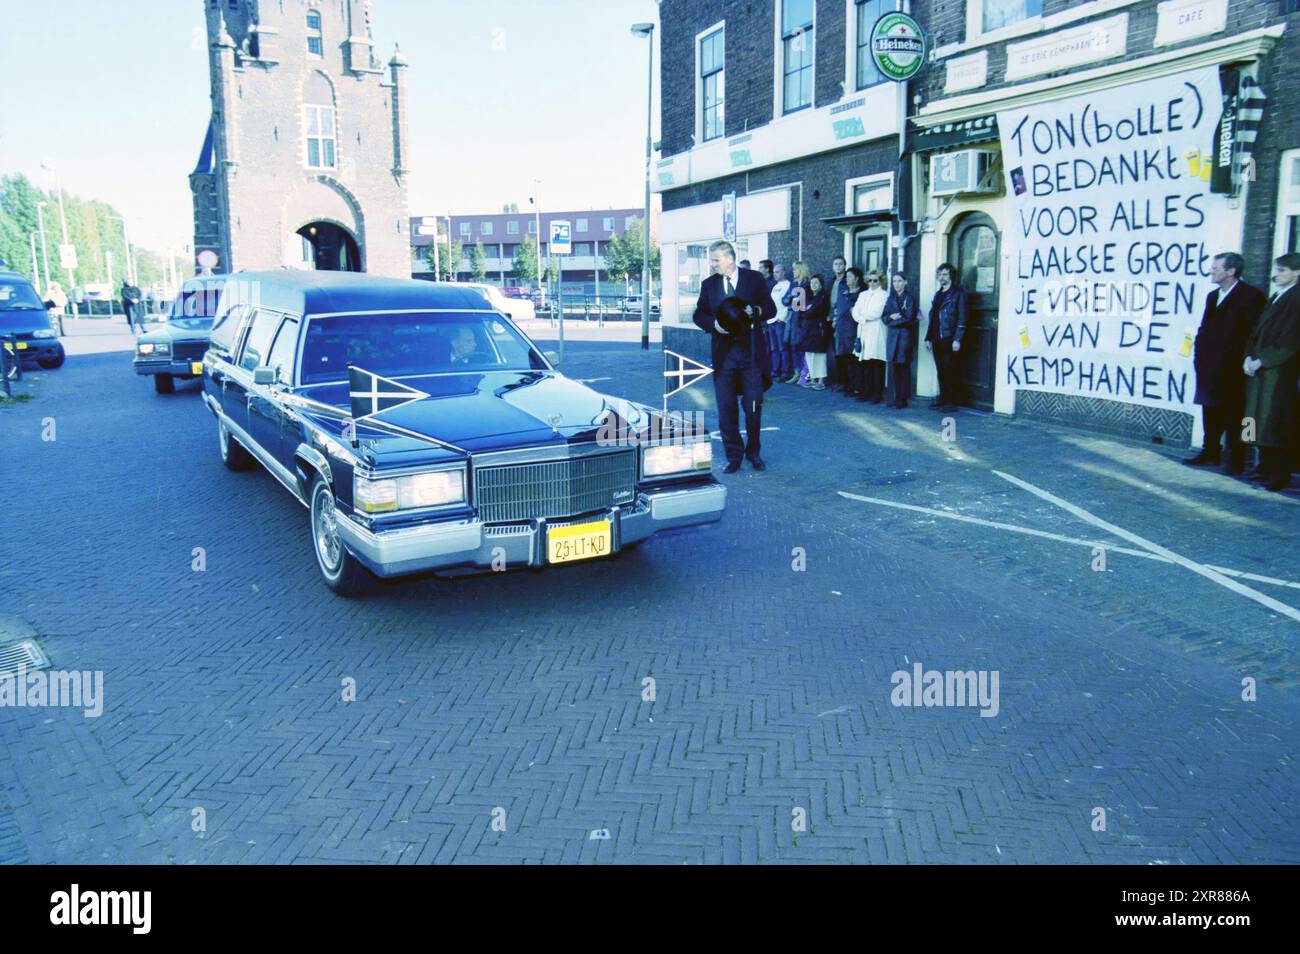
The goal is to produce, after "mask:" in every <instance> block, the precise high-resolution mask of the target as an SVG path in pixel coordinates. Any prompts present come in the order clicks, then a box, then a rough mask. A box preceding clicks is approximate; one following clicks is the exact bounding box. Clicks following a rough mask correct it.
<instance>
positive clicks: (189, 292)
mask: <svg viewBox="0 0 1300 954" xmlns="http://www.w3.org/2000/svg"><path fill="white" fill-rule="evenodd" d="M220 299H221V286H220V285H206V286H203V285H201V286H197V287H191V288H183V289H181V294H180V297H179V298H177V299H176V300H175V301H173V302H172V307H171V310H170V311H169V312H168V313H167V321H168V322H170V323H171V324H174V325H179V326H180V327H182V328H210V327H211V326H212V316H213V315H215V314H216V313H217V302H218V301H220Z"/></svg>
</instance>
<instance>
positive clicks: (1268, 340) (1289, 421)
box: [1242, 252, 1300, 490]
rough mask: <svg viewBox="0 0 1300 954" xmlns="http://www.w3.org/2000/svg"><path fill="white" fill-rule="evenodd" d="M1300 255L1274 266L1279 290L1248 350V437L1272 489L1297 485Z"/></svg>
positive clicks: (1289, 256) (1261, 474)
mask: <svg viewBox="0 0 1300 954" xmlns="http://www.w3.org/2000/svg"><path fill="white" fill-rule="evenodd" d="M1297 279H1300V252H1291V253H1289V254H1287V255H1283V256H1281V257H1280V258H1278V259H1277V260H1276V261H1275V262H1274V270H1273V281H1274V282H1275V283H1276V284H1277V286H1278V291H1277V292H1275V293H1274V294H1273V297H1272V298H1270V299H1269V303H1268V306H1267V307H1266V308H1265V309H1264V313H1263V314H1262V315H1260V316H1259V321H1257V322H1256V323H1255V330H1254V331H1252V332H1251V334H1250V337H1249V338H1248V339H1247V340H1246V346H1245V348H1244V349H1243V350H1244V351H1245V353H1246V358H1245V360H1244V361H1243V362H1242V370H1243V371H1244V372H1245V374H1246V377H1247V381H1246V405H1245V408H1244V410H1243V412H1242V419H1243V424H1242V430H1243V434H1242V437H1243V439H1244V440H1245V441H1246V442H1247V443H1253V444H1255V445H1256V446H1257V447H1259V474H1258V476H1257V478H1256V479H1257V480H1258V481H1259V482H1260V483H1261V484H1263V485H1264V486H1265V487H1266V488H1267V489H1269V490H1282V489H1283V488H1284V487H1287V486H1288V485H1290V483H1291V468H1292V466H1293V461H1292V459H1291V455H1292V454H1293V453H1294V451H1295V430H1296V384H1297V381H1300V282H1298V281H1297Z"/></svg>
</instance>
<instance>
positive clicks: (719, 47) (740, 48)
mask: <svg viewBox="0 0 1300 954" xmlns="http://www.w3.org/2000/svg"><path fill="white" fill-rule="evenodd" d="M892 9H894V3H892V2H888V0H869V2H865V3H855V2H854V0H819V2H817V3H813V2H811V0H785V2H782V0H739V2H738V0H731V2H723V0H710V2H699V0H664V2H663V3H662V4H661V6H660V14H661V20H662V27H661V31H662V36H661V38H660V54H661V74H660V75H661V84H662V98H663V106H662V115H661V127H662V139H661V154H660V158H659V159H658V160H657V161H656V162H655V163H654V165H653V167H652V177H651V182H652V188H653V189H655V190H656V191H658V192H660V194H661V196H662V201H663V211H662V213H661V217H660V224H659V241H660V247H661V248H662V250H663V282H664V289H665V292H664V298H663V309H664V321H665V323H668V324H670V323H672V322H674V321H676V322H678V323H680V324H686V323H689V322H690V317H691V311H692V309H693V307H694V302H695V298H696V296H697V295H698V293H699V284H700V281H701V280H702V279H703V278H705V277H707V274H708V267H707V261H706V255H707V246H708V243H709V242H710V241H712V240H714V239H716V238H718V237H720V236H721V235H722V233H723V226H722V214H723V213H722V209H723V199H724V197H727V196H730V195H732V194H734V196H735V203H736V204H735V218H736V230H737V231H736V237H737V248H738V251H739V253H740V256H741V257H742V258H748V259H750V260H751V261H752V262H753V263H754V264H755V266H757V263H758V261H759V260H761V259H764V258H770V259H772V260H773V261H777V262H783V263H784V264H785V265H786V267H787V268H789V266H790V265H791V264H792V263H793V262H795V261H796V260H802V261H804V262H806V263H807V264H808V266H809V268H811V269H812V270H813V271H818V272H823V273H826V274H829V273H830V269H831V260H832V259H833V258H834V257H835V256H836V255H845V256H846V257H848V258H849V259H850V260H851V261H856V262H857V264H859V265H861V266H862V267H864V268H866V267H873V266H874V267H888V265H889V263H890V260H891V257H892V256H893V246H894V242H893V238H892V234H891V233H892V228H893V227H892V225H891V216H892V211H893V209H894V202H895V198H894V197H895V180H896V178H897V175H898V172H899V170H900V163H899V135H898V134H899V130H900V126H901V117H902V105H903V104H902V98H901V97H902V93H903V91H902V89H901V87H900V86H899V84H896V83H893V82H890V81H888V80H886V79H885V78H884V77H883V76H882V75H880V74H879V73H878V72H877V71H875V70H874V68H872V67H871V66H870V57H869V56H866V55H864V54H863V52H862V49H861V48H860V45H859V42H858V40H859V30H860V29H861V28H862V26H864V25H865V28H866V30H867V31H868V32H869V30H870V27H871V26H872V25H874V23H875V21H876V19H877V18H878V17H879V15H880V14H881V13H882V12H884V11H886V10H892Z"/></svg>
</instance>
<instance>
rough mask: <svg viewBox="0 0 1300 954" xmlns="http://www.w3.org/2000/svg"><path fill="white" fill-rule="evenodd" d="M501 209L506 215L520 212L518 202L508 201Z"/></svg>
mask: <svg viewBox="0 0 1300 954" xmlns="http://www.w3.org/2000/svg"><path fill="white" fill-rule="evenodd" d="M501 211H502V212H503V213H504V214H506V215H515V214H517V213H518V212H519V203H518V202H508V203H506V204H505V205H503V206H501Z"/></svg>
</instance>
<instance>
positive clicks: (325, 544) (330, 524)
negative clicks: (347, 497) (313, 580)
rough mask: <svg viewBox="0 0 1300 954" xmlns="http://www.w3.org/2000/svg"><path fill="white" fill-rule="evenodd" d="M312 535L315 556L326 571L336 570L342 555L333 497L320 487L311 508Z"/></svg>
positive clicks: (332, 571) (332, 572) (334, 571)
mask: <svg viewBox="0 0 1300 954" xmlns="http://www.w3.org/2000/svg"><path fill="white" fill-rule="evenodd" d="M311 525H312V537H313V538H314V539H315V541H316V556H317V557H318V558H319V559H320V562H321V567H322V568H323V569H324V570H325V572H326V573H329V574H331V575H333V574H334V573H336V572H338V568H339V563H340V561H341V560H342V557H343V544H342V542H341V541H340V540H339V524H338V514H337V512H336V511H335V509H334V498H333V497H332V496H330V494H329V492H328V491H326V490H324V489H322V490H320V491H317V493H316V506H315V507H313V508H312V520H311Z"/></svg>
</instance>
